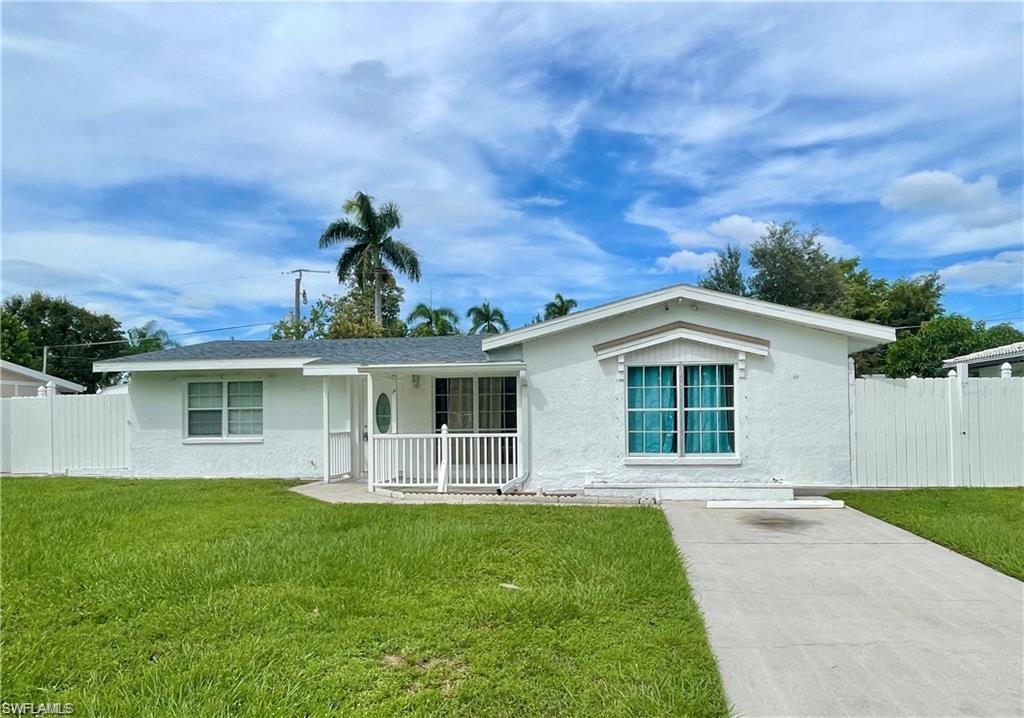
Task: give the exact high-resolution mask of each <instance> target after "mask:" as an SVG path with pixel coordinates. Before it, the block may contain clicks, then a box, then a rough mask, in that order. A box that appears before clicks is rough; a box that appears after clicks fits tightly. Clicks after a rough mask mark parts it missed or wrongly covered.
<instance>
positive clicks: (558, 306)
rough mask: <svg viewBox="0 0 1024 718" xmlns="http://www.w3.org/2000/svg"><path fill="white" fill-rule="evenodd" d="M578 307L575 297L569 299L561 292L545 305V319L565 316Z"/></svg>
mask: <svg viewBox="0 0 1024 718" xmlns="http://www.w3.org/2000/svg"><path fill="white" fill-rule="evenodd" d="M575 308H576V300H575V299H567V298H565V297H563V296H562V294H561V292H559V293H558V294H556V295H555V298H554V299H552V300H551V301H550V302H548V303H547V304H545V305H544V319H545V320H547V319H554V318H555V317H564V316H565V315H566V314H568V313H569V312H571V311H572V310H573V309H575Z"/></svg>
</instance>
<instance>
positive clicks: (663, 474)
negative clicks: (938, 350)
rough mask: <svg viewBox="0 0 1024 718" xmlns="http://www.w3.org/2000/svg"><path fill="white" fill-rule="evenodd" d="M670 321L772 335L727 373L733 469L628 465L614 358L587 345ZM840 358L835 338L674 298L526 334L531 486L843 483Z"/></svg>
mask: <svg viewBox="0 0 1024 718" xmlns="http://www.w3.org/2000/svg"><path fill="white" fill-rule="evenodd" d="M676 320H683V321H688V322H692V323H694V324H701V325H705V326H709V327H714V328H717V329H723V330H728V331H732V332H738V333H742V334H748V335H752V336H757V337H761V338H763V339H767V340H769V341H770V342H771V346H770V349H769V356H768V357H757V356H753V355H749V354H748V356H747V371H746V378H743V379H740V378H737V386H736V396H737V415H736V422H737V445H738V446H737V448H738V452H739V455H740V459H741V464H740V465H738V466H678V465H676V466H664V465H645V466H634V465H626V461H625V459H626V448H625V418H624V415H625V408H624V407H625V401H624V392H625V382H624V381H619V380H618V366H617V361H616V359H614V358H612V359H606V360H603V361H598V360H597V358H596V356H595V353H594V350H593V346H594V345H595V344H599V343H601V342H605V341H609V340H612V339H616V338H619V337H623V336H626V335H629V334H632V333H635V332H639V331H643V330H646V329H651V328H654V327H658V326H661V325H664V324H667V323H669V322H672V321H676ZM680 350H681V351H682V349H680ZM847 357H848V352H847V339H846V338H845V337H844V336H840V335H836V334H830V333H826V332H822V331H818V330H814V329H809V328H803V327H799V326H796V325H793V324H789V323H785V322H779V321H774V320H765V319H755V318H751V317H749V316H747V315H743V314H741V313H738V312H731V311H728V310H723V309H716V308H710V307H704V306H701V307H700V308H699V309H694V308H693V307H692V306H691V305H690V304H676V303H673V304H672V305H670V307H669V309H668V310H665V309H664V308H663V307H661V306H659V307H654V308H649V309H646V310H644V311H641V312H635V313H631V314H628V315H624V316H619V317H616V318H612V319H608V320H605V321H601V322H595V323H593V324H590V325H587V326H583V327H579V328H577V329H573V330H569V331H564V332H560V333H557V334H554V335H550V336H548V337H546V338H543V339H539V340H536V341H533V342H527V343H525V344H524V345H523V358H524V360H525V361H526V363H527V365H528V367H529V368H528V382H529V387H528V389H527V394H528V400H529V412H530V431H529V443H530V452H531V457H532V471H531V478H530V483H529V485H530V486H531V487H538V486H539V487H545V488H561V487H578V486H581V485H583V484H586V483H589V482H594V481H604V482H646V481H680V482H694V483H708V482H744V483H765V482H769V481H772V480H779V481H784V482H787V483H790V484H831V485H843V484H849V483H850V468H849V466H850V465H849V428H848V427H849V422H848V412H849V398H848V397H849V393H848V364H847Z"/></svg>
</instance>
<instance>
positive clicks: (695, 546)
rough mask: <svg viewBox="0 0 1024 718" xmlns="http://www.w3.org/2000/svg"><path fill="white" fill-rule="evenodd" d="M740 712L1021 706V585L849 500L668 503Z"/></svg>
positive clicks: (955, 710) (939, 711) (866, 712)
mask: <svg viewBox="0 0 1024 718" xmlns="http://www.w3.org/2000/svg"><path fill="white" fill-rule="evenodd" d="M664 510H665V514H666V516H667V517H668V519H669V522H670V523H671V525H672V532H673V535H674V537H675V540H676V543H677V545H678V546H679V548H680V550H681V551H682V553H683V555H684V557H685V559H686V563H687V571H688V574H689V578H690V583H691V585H692V586H693V590H694V594H695V596H696V597H697V600H698V602H699V603H700V607H701V610H702V611H703V612H704V620H705V622H706V624H707V628H708V635H709V637H710V639H711V646H712V648H713V650H714V652H715V655H716V656H717V657H718V664H719V667H720V669H721V671H722V678H723V680H724V682H725V691H726V695H727V696H728V698H729V701H730V702H731V703H732V705H733V708H734V710H735V711H736V712H737V713H738V714H739V715H744V716H929V717H931V716H953V715H971V716H1020V715H1024V669H1022V658H1021V656H1022V653H1024V584H1022V583H1021V582H1020V581H1017V580H1015V579H1013V578H1010V577H1009V576H1005V575H1003V574H1001V573H998V572H997V571H994V570H992V569H990V568H988V567H987V566H984V565H982V564H980V563H977V562H975V561H972V560H971V559H968V558H965V557H963V556H960V555H959V554H956V553H953V552H952V551H948V550H946V549H944V548H942V547H940V546H937V545H936V544H933V543H931V542H929V541H925V540H924V539H921V538H919V537H917V536H915V535H913V534H911V533H908V532H906V531H903V530H901V529H898V528H896V527H894V526H891V525H889V524H886V523H884V522H882V521H879V520H877V519H874V518H871V517H870V516H867V515H865V514H862V513H860V512H858V511H855V510H853V509H791V510H744V509H706V508H703V507H700V506H698V505H695V504H692V503H683V502H665V503H664Z"/></svg>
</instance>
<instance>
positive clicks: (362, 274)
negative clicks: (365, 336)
mask: <svg viewBox="0 0 1024 718" xmlns="http://www.w3.org/2000/svg"><path fill="white" fill-rule="evenodd" d="M344 211H345V214H347V215H348V218H345V219H337V220H335V221H333V222H331V223H330V224H329V225H328V226H327V229H325V230H324V232H323V234H322V235H320V249H326V248H328V247H332V246H334V245H336V244H343V243H348V246H347V247H345V249H344V250H343V251H342V253H341V256H340V257H339V258H338V281H339V282H344V281H346V280H347V279H349V278H355V280H356V282H357V283H358V284H359V285H360V286H364V285H365V284H367V283H372V285H373V292H374V294H373V297H374V301H373V318H374V321H376V322H377V324H381V325H383V321H384V319H383V310H382V307H381V302H382V296H381V295H382V292H383V287H384V283H385V281H386V280H387V279H389V278H392V277H393V276H394V275H393V273H392V272H393V271H397V272H398V273H400V274H404V275H405V276H407V277H409V279H411V280H412V281H414V282H418V281H419V280H420V260H419V255H418V254H417V253H416V251H415V250H414V249H413V248H412V247H410V246H409V245H408V244H406V243H405V242H403V241H402V240H400V239H396V238H395V237H393V236H391V233H392V232H393V231H395V230H396V229H399V228H400V227H401V226H402V215H401V213H400V212H399V211H398V205H396V204H395V203H394V202H385V203H384V204H383V205H381V206H380V208H377V207H374V205H373V197H370V196H369V195H367V194H365V193H364V192H356V193H355V196H353V197H352V199H350V200H348V201H347V202H345V205H344Z"/></svg>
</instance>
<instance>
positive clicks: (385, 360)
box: [115, 336, 487, 364]
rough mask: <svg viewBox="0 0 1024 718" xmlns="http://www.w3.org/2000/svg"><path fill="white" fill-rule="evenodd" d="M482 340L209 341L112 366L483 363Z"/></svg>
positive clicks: (417, 338) (138, 355)
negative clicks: (268, 362)
mask: <svg viewBox="0 0 1024 718" xmlns="http://www.w3.org/2000/svg"><path fill="white" fill-rule="evenodd" d="M481 341H482V337H479V336H456V337H398V338H389V339H316V340H310V341H271V340H262V341H235V340H232V341H215V342H204V343H202V344H191V345H189V346H184V347H175V348H173V349H166V350H164V351H159V352H147V353H145V354H136V355H134V356H127V357H118V358H117V359H116V360H115V361H117V363H119V364H121V363H125V364H135V363H138V364H144V363H146V362H151V361H202V360H204V359H210V360H213V359H290V358H303V357H315V358H317V362H316V363H317V364H444V363H449V362H485V361H487V355H486V354H485V353H484V352H483V350H482V349H481V348H480V345H481Z"/></svg>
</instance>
